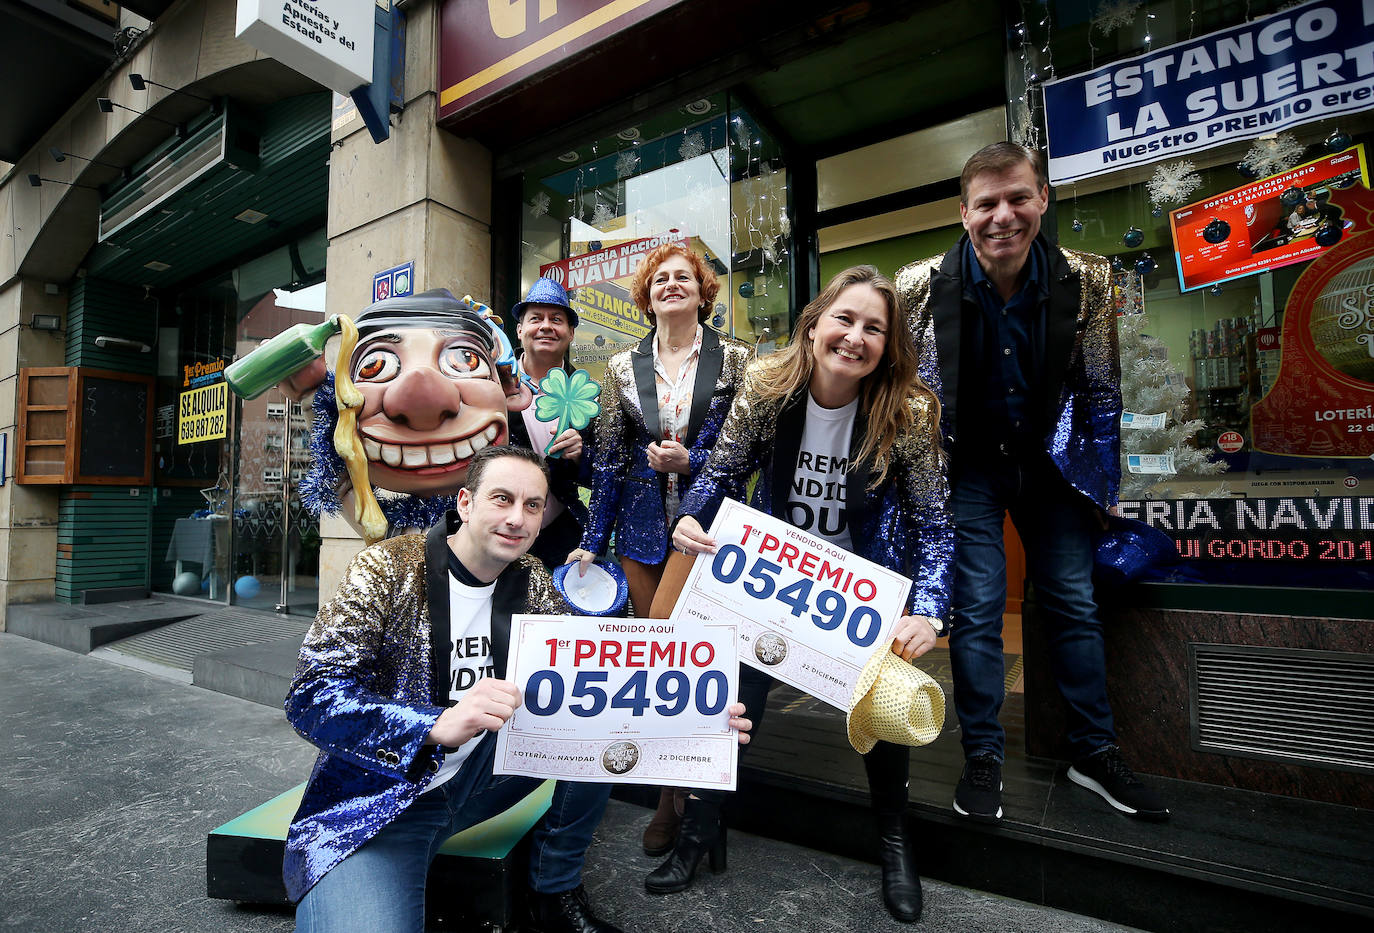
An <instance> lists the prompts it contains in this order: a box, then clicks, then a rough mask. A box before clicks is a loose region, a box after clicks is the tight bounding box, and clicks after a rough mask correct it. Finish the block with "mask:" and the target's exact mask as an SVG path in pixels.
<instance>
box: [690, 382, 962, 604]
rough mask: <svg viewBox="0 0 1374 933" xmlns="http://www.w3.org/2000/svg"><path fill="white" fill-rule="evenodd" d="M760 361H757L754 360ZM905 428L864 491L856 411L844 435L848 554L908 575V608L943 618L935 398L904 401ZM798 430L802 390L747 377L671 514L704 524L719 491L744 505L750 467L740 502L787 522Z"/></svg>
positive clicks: (945, 552) (948, 559) (944, 488)
mask: <svg viewBox="0 0 1374 933" xmlns="http://www.w3.org/2000/svg"><path fill="white" fill-rule="evenodd" d="M754 365H756V366H757V365H759V364H754ZM909 404H910V405H911V409H912V414H913V415H914V417H915V425H914V427H913V429H912V430H911V431H910V432H909V433H908V434H906V435H905V436H904V437H899V438H898V439H897V443H896V444H895V445H894V446H893V448H892V454H891V457H892V462H891V465H890V466H889V468H888V471H887V476H886V477H885V478H884V480H883V482H882V484H881V485H880V486H878V487H877V488H876V489H870V488H868V487H869V482H870V480H871V479H872V475H873V463H872V462H871V461H870V460H868V459H863V460H858V459H856V455H857V454H858V451H859V447H860V446H861V445H862V443H863V438H864V432H865V431H866V430H867V418H866V417H865V414H866V413H865V412H864V410H863V407H862V406H860V407H859V411H858V413H857V414H856V415H855V418H854V430H853V434H852V435H851V436H850V442H849V450H850V462H851V463H852V464H853V468H852V469H851V470H850V471H849V472H848V474H847V475H846V482H845V508H846V511H847V512H848V523H849V530H850V535H851V537H852V539H853V543H854V552H855V553H856V554H858V555H859V556H861V557H865V558H867V559H868V560H871V561H873V562H875V563H878V564H881V565H882V566H884V567H887V568H888V569H890V570H895V571H896V572H898V573H900V574H902V575H903V576H905V577H908V578H910V580H911V594H910V596H909V597H908V601H907V607H908V608H907V612H908V613H909V614H912V615H925V616H931V617H933V618H936V619H941V620H945V621H948V619H949V595H950V587H951V584H952V582H953V575H954V525H953V522H952V521H951V520H950V514H949V505H948V501H947V500H948V499H949V483H948V482H947V480H946V477H945V467H944V457H943V456H942V454H941V453H940V449H939V445H938V444H937V443H936V435H935V430H936V425H935V401H934V399H932V398H931V397H930V396H929V395H928V394H925V393H921V394H918V395H913V396H912V397H911V398H910V399H909ZM805 426H806V392H804V391H803V392H798V393H794V394H793V395H791V396H789V397H787V398H785V399H783V398H764V397H763V396H762V395H761V394H760V393H759V392H758V391H757V389H756V388H755V385H754V382H753V380H752V379H751V378H750V377H749V376H748V375H746V376H745V383H744V388H742V389H741V390H740V392H739V394H738V395H737V396H736V397H735V401H734V404H733V405H732V406H731V408H730V415H729V417H727V418H726V419H725V425H724V427H722V428H721V431H720V440H718V441H717V442H716V449H715V450H714V451H713V452H712V454H711V457H710V459H709V460H707V461H706V466H705V468H704V469H702V471H701V476H700V477H699V478H698V479H697V481H696V482H695V483H693V484H692V488H691V489H690V490H689V491H688V492H687V495H686V496H684V497H683V500H682V505H681V507H680V508H679V509H678V513H677V514H678V518H681V517H682V516H685V515H691V516H693V517H694V518H696V519H697V521H699V522H700V523H701V526H702V527H703V528H710V527H711V522H712V521H714V520H715V517H716V510H717V509H719V508H720V504H721V502H722V501H723V500H724V499H725V498H726V497H727V496H728V497H729V498H731V499H735V500H738V501H743V499H744V494H745V488H746V484H747V483H748V481H749V478H750V477H751V476H753V475H754V474H755V473H757V474H758V483H757V484H756V485H755V486H754V494H753V497H752V498H751V499H750V501H749V504H750V505H751V506H753V507H754V508H756V509H758V510H759V511H761V512H767V513H769V514H770V515H773V516H775V517H777V518H781V519H783V520H784V521H786V520H787V491H788V490H789V489H790V488H791V486H792V479H793V476H794V474H795V473H796V469H797V455H798V452H799V451H800V449H801V439H802V432H803V429H804V428H805Z"/></svg>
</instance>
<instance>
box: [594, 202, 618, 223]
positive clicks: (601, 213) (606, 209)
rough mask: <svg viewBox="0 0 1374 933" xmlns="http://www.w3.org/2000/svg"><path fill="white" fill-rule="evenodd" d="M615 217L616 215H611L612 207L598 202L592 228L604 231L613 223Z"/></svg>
mask: <svg viewBox="0 0 1374 933" xmlns="http://www.w3.org/2000/svg"><path fill="white" fill-rule="evenodd" d="M613 217H615V215H614V214H612V213H611V208H610V206H609V205H607V204H603V203H601V202H600V201H598V202H597V205H596V210H594V211H592V221H591V223H592V226H593V227H596V228H597V229H598V230H601V229H604V228H605V226H606V225H607V224H609V223H610V222H611V219H612V218H613Z"/></svg>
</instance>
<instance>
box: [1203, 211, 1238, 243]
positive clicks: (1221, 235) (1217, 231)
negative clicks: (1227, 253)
mask: <svg viewBox="0 0 1374 933" xmlns="http://www.w3.org/2000/svg"><path fill="white" fill-rule="evenodd" d="M1230 235H1231V225H1230V224H1228V223H1227V222H1226V221H1224V220H1220V219H1218V218H1216V217H1213V218H1212V221H1211V223H1209V224H1208V225H1207V226H1205V227H1203V228H1202V238H1203V239H1204V240H1206V241H1207V242H1208V243H1225V242H1226V238H1227V237H1229V236H1230Z"/></svg>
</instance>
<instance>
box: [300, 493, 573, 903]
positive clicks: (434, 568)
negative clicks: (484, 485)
mask: <svg viewBox="0 0 1374 933" xmlns="http://www.w3.org/2000/svg"><path fill="white" fill-rule="evenodd" d="M456 527H457V515H456V513H453V512H450V513H449V515H448V518H447V519H446V520H445V521H443V522H440V523H439V524H437V525H435V526H434V527H433V528H431V529H430V530H429V532H428V533H427V534H426V535H424V536H421V535H404V536H402V537H398V538H392V539H390V540H387V541H383V542H381V543H380V544H376V545H374V546H372V547H369V548H366V549H364V550H363V551H362V552H361V553H360V554H358V556H357V557H356V558H354V560H353V562H352V563H351V564H350V565H349V568H348V571H347V572H346V573H345V575H344V579H343V582H341V583H340V584H339V589H338V591H337V592H336V593H335V594H334V596H333V598H332V599H330V600H329V601H328V602H327V603H325V605H324V606H322V607H321V608H320V611H319V615H318V616H316V618H315V623H314V625H312V626H311V628H310V631H309V633H308V634H307V635H306V637H305V643H304V644H303V645H301V654H300V661H299V662H298V664H297V667H296V676H295V679H294V680H293V681H292V682H291V688H290V690H289V691H288V692H287V696H286V717H287V719H288V720H290V722H291V725H292V726H294V727H295V729H296V731H297V732H299V733H300V734H301V735H302V736H303V737H304V738H305V739H306V740H307V741H309V742H311V743H312V744H314V745H316V746H318V747H319V749H320V755H319V757H318V758H317V759H316V761H315V767H314V769H313V771H312V772H311V774H310V781H309V783H308V784H307V785H306V788H305V794H304V796H303V797H302V798H301V805H300V808H299V809H298V810H297V811H296V815H295V817H294V818H293V819H292V821H291V828H290V830H289V831H288V832H287V837H286V857H285V859H284V861H283V865H282V874H283V877H284V879H285V881H286V892H287V894H288V896H289V897H290V898H291V900H292V902H293V903H294V902H296V901H299V900H300V899H301V898H302V897H304V896H305V894H306V892H307V891H309V890H310V888H311V887H312V886H313V885H314V884H315V882H317V881H319V880H320V878H322V877H323V876H324V874H325V872H327V871H329V870H330V869H331V868H333V867H334V866H335V865H337V864H339V862H341V861H343V859H344V858H345V857H347V856H348V855H349V854H351V853H352V852H354V851H355V850H356V849H357V848H358V847H359V846H361V845H362V844H363V843H365V842H367V840H369V839H371V838H372V837H373V836H375V835H376V834H377V833H378V832H379V831H380V830H381V829H382V827H384V826H386V825H387V824H388V823H390V822H391V821H392V820H394V819H395V818H396V817H397V816H398V815H399V814H400V813H401V811H402V810H404V809H405V808H406V807H408V806H409V805H410V804H411V803H412V802H414V800H415V798H416V797H418V796H419V795H420V794H421V792H423V791H424V789H425V788H426V786H428V784H429V781H430V779H431V778H432V776H433V775H434V773H435V772H436V771H438V770H439V765H440V763H441V762H442V761H443V758H444V751H443V749H441V748H439V747H438V746H435V745H426V744H425V737H426V736H428V735H429V730H430V729H431V728H433V726H434V723H435V721H436V720H437V719H438V718H439V714H440V713H441V712H442V711H443V710H444V708H445V707H447V706H448V705H450V701H449V698H448V676H447V667H448V664H449V660H450V659H449V643H450V637H449V609H448V606H449V603H448V594H449V583H448V578H449V570H448V540H447V539H448V535H449V534H451V533H452V532H453V531H454V530H456ZM571 611H572V610H571V608H570V607H569V606H568V605H567V603H566V602H564V601H563V599H562V597H561V596H559V595H558V592H557V591H556V590H555V589H554V587H553V581H552V580H551V579H550V578H549V575H548V573H547V572H546V571H545V570H544V568H543V566H542V565H540V563H539V562H538V561H537V560H535V559H534V558H532V557H529V556H525V557H522V558H521V559H520V560H518V561H516V562H515V563H513V564H511V565H510V567H509V568H507V569H506V571H505V572H503V573H502V574H501V576H500V577H498V578H497V580H496V588H495V591H494V592H493V594H492V619H491V640H492V661H493V664H494V668H495V674H496V676H497V677H504V676H505V671H506V657H507V650H508V648H509V644H510V617H511V615H512V614H516V613H522V612H531V613H559V614H561V613H568V612H571Z"/></svg>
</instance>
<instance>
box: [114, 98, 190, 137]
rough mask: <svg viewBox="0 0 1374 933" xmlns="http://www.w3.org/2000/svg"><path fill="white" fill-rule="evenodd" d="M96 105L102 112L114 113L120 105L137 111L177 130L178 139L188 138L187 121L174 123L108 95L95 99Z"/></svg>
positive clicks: (130, 110)
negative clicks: (110, 97) (112, 98)
mask: <svg viewBox="0 0 1374 933" xmlns="http://www.w3.org/2000/svg"><path fill="white" fill-rule="evenodd" d="M95 105H96V106H97V107H99V108H100V112H101V113H114V109H115V108H116V107H118V108H119V109H120V110H127V111H129V112H130V113H136V114H138V115H139V116H140V117H147V118H148V119H149V120H154V121H156V122H158V123H165V124H167V125H168V126H170V127H171V128H172V129H174V130H176V134H177V139H185V138H186V124H185V123H173V122H172V121H171V120H164V119H162V117H155V116H153V115H152V114H151V113H145V112H144V111H142V110H135V109H134V108H132V107H126V106H124V105H123V104H121V103H117V102H116V101H113V100H110V99H109V98H108V97H97V98H96V99H95Z"/></svg>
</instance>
